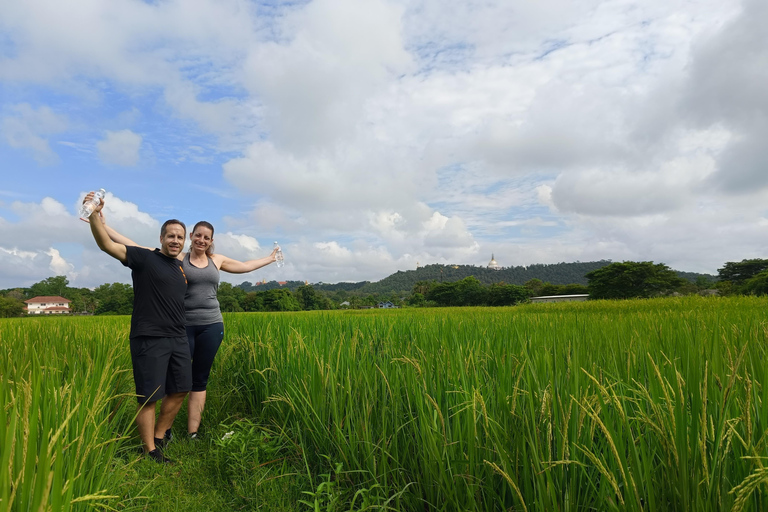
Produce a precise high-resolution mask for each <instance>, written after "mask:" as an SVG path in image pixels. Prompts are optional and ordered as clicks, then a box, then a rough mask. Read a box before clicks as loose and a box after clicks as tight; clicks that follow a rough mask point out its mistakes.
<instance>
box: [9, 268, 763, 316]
mask: <svg viewBox="0 0 768 512" xmlns="http://www.w3.org/2000/svg"><path fill="white" fill-rule="evenodd" d="M439 267H443V266H435V268H432V269H431V272H432V273H431V274H429V275H435V274H434V271H435V270H439ZM452 270H457V269H456V268H452ZM484 270H485V269H484ZM491 272H493V271H491ZM398 274H401V273H396V274H393V276H397V275H398ZM438 275H439V274H438ZM393 276H390V277H393ZM681 276H682V277H681ZM400 277H402V276H400ZM454 277H455V276H454ZM583 281H585V282H586V284H582V283H570V284H553V283H551V282H547V281H544V280H542V279H539V278H532V279H529V280H528V281H526V282H524V283H523V284H509V283H505V282H491V283H484V282H483V281H482V280H481V279H479V278H477V277H475V276H472V275H470V276H464V277H462V278H460V279H451V280H448V279H445V277H443V278H442V280H438V279H422V280H418V281H416V282H415V283H413V284H412V285H411V288H410V290H408V291H406V292H400V291H397V290H392V289H391V288H390V289H388V290H387V289H386V288H382V290H387V291H382V292H371V293H367V294H363V293H361V291H360V290H361V288H360V287H359V286H356V285H357V284H359V283H338V284H337V285H329V284H324V283H318V284H316V285H310V284H306V283H304V282H301V281H292V282H289V283H284V285H283V286H281V284H280V283H277V282H273V283H266V284H260V285H259V286H255V285H252V284H251V283H249V282H245V283H243V284H242V285H237V286H233V285H231V284H229V283H226V282H222V283H221V284H220V285H219V293H218V299H219V303H220V304H221V309H222V311H224V312H243V311H245V312H249V311H250V312H256V311H311V310H327V309H338V308H344V307H349V308H359V307H375V306H376V305H377V304H379V303H381V302H391V303H392V304H393V305H395V306H399V307H429V306H436V307H439V306H508V305H514V304H518V303H520V302H523V301H526V300H528V299H529V298H530V297H533V296H540V295H570V294H585V293H588V294H589V297H590V299H626V298H636V297H657V296H663V295H669V294H674V293H678V294H691V293H703V292H704V291H705V290H706V291H709V292H710V293H717V294H719V295H733V294H747V295H766V294H768V259H745V260H742V261H740V262H726V263H725V264H724V265H723V267H722V268H720V269H718V275H717V276H716V277H715V276H709V275H706V274H695V273H688V274H684V273H681V272H677V271H674V270H672V269H670V268H669V267H668V266H667V265H665V264H663V263H654V262H652V261H645V262H633V261H625V262H615V263H607V264H604V265H600V266H597V268H593V269H592V270H590V271H589V272H586V273H585V274H584V276H583ZM712 290H715V292H712ZM36 296H61V297H64V298H67V299H69V300H71V301H72V302H71V304H70V309H71V310H72V311H73V312H75V313H86V314H96V315H129V314H131V311H132V307H133V288H132V287H131V286H130V285H128V284H123V283H111V284H103V285H101V286H98V287H97V288H95V289H93V290H91V289H89V288H74V287H70V286H69V280H68V279H67V278H66V277H65V276H54V277H49V278H46V279H44V280H42V281H40V282H38V283H35V284H33V285H32V286H30V287H28V288H12V289H7V290H0V318H3V317H13V316H21V315H23V314H24V311H25V310H26V306H25V304H24V301H25V300H27V299H31V298H33V297H36Z"/></svg>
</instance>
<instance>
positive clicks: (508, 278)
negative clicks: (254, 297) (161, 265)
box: [238, 260, 716, 295]
mask: <svg viewBox="0 0 768 512" xmlns="http://www.w3.org/2000/svg"><path fill="white" fill-rule="evenodd" d="M610 263H611V261H610V260H600V261H586V262H580V261H577V262H575V263H552V264H548V265H547V264H535V265H530V266H528V267H523V266H518V267H506V268H502V269H501V270H491V269H489V268H486V267H479V266H472V265H438V264H434V265H425V266H423V267H420V268H418V269H416V270H406V271H402V270H399V271H397V272H395V273H394V274H392V275H390V276H388V277H385V278H384V279H382V280H381V281H376V282H370V281H360V282H357V283H333V284H331V283H312V286H313V287H314V288H315V289H316V290H322V291H325V292H339V291H344V292H348V293H352V294H355V295H363V294H390V293H399V294H406V293H410V292H411V291H412V290H413V286H414V285H415V284H416V283H417V282H419V281H437V282H455V281H461V280H462V279H464V278H465V277H469V276H473V277H475V278H476V279H477V280H478V281H480V282H481V283H482V284H485V285H488V284H494V283H506V284H518V285H522V284H525V283H526V282H528V281H530V280H531V279H540V280H541V281H543V282H545V283H550V284H563V285H564V284H582V285H586V284H587V279H586V278H585V277H584V276H585V275H586V274H587V273H589V272H592V271H593V270H597V269H599V268H602V267H604V266H606V265H608V264H610ZM677 274H678V275H679V276H680V277H682V278H684V279H686V280H688V281H691V282H694V281H696V279H697V278H698V277H700V276H705V277H706V278H708V279H710V280H712V281H714V280H716V277H715V276H710V275H708V274H706V275H705V274H697V273H695V272H677ZM304 284H305V283H304V282H303V281H288V282H286V283H285V284H283V285H282V286H281V285H280V284H278V283H277V282H276V281H270V282H268V283H263V284H258V285H254V284H251V283H250V282H248V281H246V282H244V283H242V284H240V285H238V286H239V287H240V288H242V289H243V290H244V291H246V292H253V291H266V290H271V289H274V288H287V289H289V290H291V291H295V290H296V289H298V287H299V286H302V285H304Z"/></svg>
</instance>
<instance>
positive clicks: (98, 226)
mask: <svg viewBox="0 0 768 512" xmlns="http://www.w3.org/2000/svg"><path fill="white" fill-rule="evenodd" d="M92 196H93V192H91V193H89V194H88V195H87V196H86V197H85V200H84V201H88V200H89V199H90V198H91V197H92ZM102 208H104V199H101V200H100V202H99V204H98V205H97V206H96V207H95V208H94V209H93V213H91V217H90V219H89V220H90V225H91V233H93V238H94V240H96V245H98V246H99V249H101V250H102V251H104V252H105V253H107V254H109V255H110V256H112V257H113V258H115V259H117V260H120V261H121V262H123V263H125V259H126V257H127V254H128V253H127V251H126V249H125V246H124V245H123V244H118V243H117V242H113V241H112V239H111V238H109V233H107V229H106V228H105V227H104V224H103V223H102V222H101V219H99V212H100V211H101V209H102Z"/></svg>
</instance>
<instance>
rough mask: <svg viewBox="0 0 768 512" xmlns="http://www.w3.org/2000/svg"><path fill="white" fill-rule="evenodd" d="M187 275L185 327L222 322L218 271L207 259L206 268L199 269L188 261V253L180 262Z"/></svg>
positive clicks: (209, 259) (211, 261)
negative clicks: (217, 293)
mask: <svg viewBox="0 0 768 512" xmlns="http://www.w3.org/2000/svg"><path fill="white" fill-rule="evenodd" d="M181 267H182V268H183V269H184V273H185V274H186V275H187V295H186V296H185V297H184V309H185V310H186V320H187V325H208V324H215V323H218V322H223V321H224V320H223V318H222V317H221V309H220V308H219V300H218V299H217V298H216V292H217V291H218V290H219V269H217V268H216V264H215V263H214V262H213V260H212V259H211V258H210V257H208V266H207V267H205V268H199V267H196V266H194V265H192V263H190V261H189V253H187V254H186V255H185V256H184V259H183V260H181Z"/></svg>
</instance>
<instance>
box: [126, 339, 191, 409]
mask: <svg viewBox="0 0 768 512" xmlns="http://www.w3.org/2000/svg"><path fill="white" fill-rule="evenodd" d="M191 359H192V358H191V357H190V355H189V343H188V342H187V337H186V336H181V337H177V338H158V337H154V336H137V337H135V338H132V339H131V361H132V362H133V381H134V382H135V383H136V394H137V395H138V399H139V403H140V404H145V403H148V402H155V401H157V400H160V399H161V398H163V397H164V396H165V395H170V394H171V393H182V392H187V391H189V390H190V389H192V361H191Z"/></svg>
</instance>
